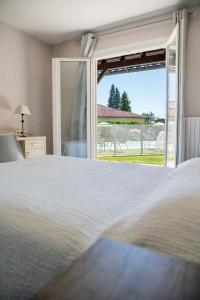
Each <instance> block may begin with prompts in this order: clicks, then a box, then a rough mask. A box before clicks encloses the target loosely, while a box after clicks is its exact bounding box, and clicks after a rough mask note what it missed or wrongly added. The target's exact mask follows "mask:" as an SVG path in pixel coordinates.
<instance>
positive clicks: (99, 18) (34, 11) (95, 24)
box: [0, 0, 200, 44]
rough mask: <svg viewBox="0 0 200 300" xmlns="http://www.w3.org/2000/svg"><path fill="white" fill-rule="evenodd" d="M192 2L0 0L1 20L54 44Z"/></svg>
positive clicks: (158, 0) (160, 0) (191, 0)
mask: <svg viewBox="0 0 200 300" xmlns="http://www.w3.org/2000/svg"><path fill="white" fill-rule="evenodd" d="M197 2H200V1H195V0H194V1H193V0H123V1H120V0H0V20H1V21H3V22H5V23H7V24H10V25H12V26H14V27H16V28H18V29H20V30H22V31H24V32H27V33H29V34H31V35H33V36H35V37H36V38H38V39H40V40H42V41H44V42H46V43H48V44H56V43H59V42H62V41H64V40H69V39H72V38H76V37H78V36H80V34H81V33H83V32H85V31H88V30H95V29H98V28H101V27H104V28H105V26H107V25H108V26H110V24H112V23H113V25H116V24H117V25H119V24H120V22H124V20H126V19H129V20H130V19H132V20H134V18H136V17H138V16H142V15H148V14H152V13H153V12H156V11H157V12H159V13H161V12H166V11H170V10H171V9H172V7H174V6H183V5H189V4H193V3H197Z"/></svg>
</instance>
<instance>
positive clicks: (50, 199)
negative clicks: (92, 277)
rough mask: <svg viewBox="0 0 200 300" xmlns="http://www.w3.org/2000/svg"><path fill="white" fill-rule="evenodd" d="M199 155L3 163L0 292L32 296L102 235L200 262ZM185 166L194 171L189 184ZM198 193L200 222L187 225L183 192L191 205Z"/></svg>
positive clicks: (0, 169)
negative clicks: (153, 161)
mask: <svg viewBox="0 0 200 300" xmlns="http://www.w3.org/2000/svg"><path fill="white" fill-rule="evenodd" d="M194 161H195V162H192V163H190V164H187V163H184V164H183V167H182V168H180V169H178V171H177V170H171V169H167V168H162V167H153V166H142V165H140V166H139V165H131V164H120V163H110V162H100V161H93V160H86V159H78V158H69V157H57V156H46V157H44V158H34V159H30V160H23V161H17V162H11V163H3V164H0V229H1V230H0V295H1V299H2V300H8V299H9V300H11V299H12V300H15V299H20V300H26V299H30V298H31V297H32V296H33V295H34V294H35V293H36V292H37V291H38V290H39V289H40V288H41V287H43V286H44V285H45V284H47V282H48V281H49V280H51V279H52V277H53V276H55V275H56V274H58V273H60V272H62V271H64V270H65V269H66V267H67V266H68V265H70V264H71V263H72V262H73V261H74V260H75V259H76V258H77V257H79V256H80V255H81V254H82V253H83V252H84V251H85V250H86V249H87V248H88V247H89V246H90V245H91V244H93V243H94V242H95V241H96V240H97V239H98V238H99V237H100V236H102V235H103V236H107V237H110V238H113V239H119V240H123V241H126V242H129V243H136V244H140V245H143V246H147V247H150V248H155V249H158V250H159V251H164V252H166V253H170V254H172V255H177V256H181V257H184V258H186V259H188V260H192V261H193V260H194V261H195V262H196V261H197V262H198V260H199V262H200V258H199V255H197V253H196V252H197V251H196V246H199V239H198V238H197V237H196V233H197V232H195V238H194V236H191V232H190V231H192V230H193V231H194V226H196V227H195V229H198V226H197V224H198V218H197V216H198V214H197V212H198V210H197V208H198V207H199V201H198V200H199V199H200V193H199V186H200V185H199V183H200V182H199V173H200V172H199V170H200V160H197V161H196V160H194ZM197 162H198V163H197ZM191 165H192V166H191ZM185 169H186V170H185ZM188 169H189V171H188ZM190 169H191V170H192V171H191V170H190ZM177 172H178V174H176V173H177ZM185 174H186V175H187V174H188V175H187V176H190V177H192V178H193V174H195V182H194V180H193V179H192V180H189V183H190V186H189V187H188V184H186V183H187V182H188V178H187V176H185ZM197 175H198V176H197ZM184 176H185V177H184ZM176 178H178V179H176ZM184 178H186V180H185V179H184ZM184 180H185V187H186V189H184V188H183V186H182V182H184ZM176 181H177V182H178V183H177V184H176ZM176 186H178V188H179V190H181V192H177V188H176ZM173 189H174V190H173ZM194 189H195V193H193V192H192V191H193V190H194ZM171 191H172V192H171ZM183 192H184V193H186V196H184V195H185V194H182V193H183ZM173 193H174V194H173ZM188 193H189V194H188ZM193 194H194V196H192V197H193V198H195V204H194V206H192V208H191V214H192V217H193V218H194V220H195V222H194V224H195V225H194V226H190V227H191V228H189V229H188V228H187V225H188V224H190V221H191V214H189V216H187V214H185V215H184V216H183V217H182V215H181V213H182V210H181V203H182V200H181V201H179V200H180V199H184V201H185V202H186V204H185V202H184V203H183V204H184V205H186V206H187V205H188V201H186V200H187V199H188V195H193ZM172 195H174V196H172ZM179 198H180V199H179ZM177 199H178V200H177ZM166 203H167V205H172V208H173V209H171V208H170V207H168V206H166ZM177 203H178V210H176V208H177ZM192 203H193V202H192ZM184 205H183V206H184ZM165 206H166V207H165ZM173 206H174V207H173ZM194 209H195V212H194ZM185 211H186V212H188V211H189V208H188V207H187V208H185V206H184V213H185ZM166 212H167V214H168V215H169V218H168V217H167V218H166ZM174 212H175V213H174ZM179 214H180V215H181V216H180V218H179ZM171 215H172V216H171ZM155 216H156V217H155ZM177 217H178V219H177ZM185 218H186V219H187V220H186V221H187V222H186V223H187V224H186V227H184V228H183V227H182V225H181V223H182V222H183V221H185ZM174 222H175V227H174ZM177 223H178V224H179V225H180V226H177ZM168 226H169V230H168V229H166V227H168ZM179 227H180V228H179ZM174 228H175V230H177V232H175V233H174ZM181 229H183V230H184V231H185V233H184V234H183V236H181V238H180V242H179V244H178V246H177V243H178V241H176V242H175V246H174V242H173V241H174V238H175V236H176V233H178V230H179V231H180V230H181ZM183 230H182V231H183ZM198 230H199V229H198ZM198 230H197V231H198ZM152 231H153V233H152ZM155 231H156V233H155ZM193 231H192V232H193ZM163 233H164V234H166V236H167V237H168V236H169V239H166V240H163V238H162V236H163ZM199 233H200V232H199ZM188 234H189V236H190V237H189V238H188V240H187V247H181V245H182V244H184V243H185V240H184V238H185V237H186V236H187V235H188ZM193 235H194V232H193ZM199 236H200V234H199ZM175 239H176V240H177V238H175ZM193 241H194V243H193ZM180 247H181V249H182V248H183V251H182V252H181V251H180ZM199 249H200V248H199Z"/></svg>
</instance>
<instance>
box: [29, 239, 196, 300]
mask: <svg viewBox="0 0 200 300" xmlns="http://www.w3.org/2000/svg"><path fill="white" fill-rule="evenodd" d="M199 299H200V266H199V265H195V264H192V263H189V262H185V261H183V260H181V259H178V258H176V257H172V256H168V255H164V254H161V253H158V252H154V251H151V250H149V249H146V248H142V247H138V246H133V245H128V244H124V243H121V242H117V241H111V240H108V239H104V238H103V239H100V240H99V241H97V243H96V244H95V245H94V246H92V247H91V248H90V249H89V250H88V251H86V252H85V253H84V254H83V255H82V256H81V257H80V258H79V259H78V260H77V261H76V262H75V263H73V264H72V265H71V266H70V267H69V268H68V269H67V270H66V272H64V273H63V274H61V275H59V276H57V278H55V279H54V280H53V281H52V282H50V283H49V284H48V285H47V286H46V287H45V288H44V289H43V290H41V292H39V294H38V295H36V296H35V297H33V298H32V300H199Z"/></svg>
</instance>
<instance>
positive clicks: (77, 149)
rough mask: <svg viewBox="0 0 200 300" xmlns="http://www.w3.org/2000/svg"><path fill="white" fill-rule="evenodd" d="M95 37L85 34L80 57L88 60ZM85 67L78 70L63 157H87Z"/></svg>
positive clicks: (84, 65)
mask: <svg viewBox="0 0 200 300" xmlns="http://www.w3.org/2000/svg"><path fill="white" fill-rule="evenodd" d="M95 45H96V37H95V35H94V34H93V33H86V34H84V35H83V36H82V39H81V56H82V57H88V58H90V57H91V56H92V54H93V52H94V49H95ZM86 68H87V66H86V63H84V62H81V63H80V65H79V68H78V73H77V79H76V87H75V92H74V97H73V107H72V121H71V130H70V142H69V143H68V145H67V147H66V148H65V149H64V153H63V154H64V155H69V156H75V157H87V72H86V71H87V70H86Z"/></svg>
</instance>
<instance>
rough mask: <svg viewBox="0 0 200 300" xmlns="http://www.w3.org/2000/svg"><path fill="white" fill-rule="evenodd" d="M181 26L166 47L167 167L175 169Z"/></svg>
mask: <svg viewBox="0 0 200 300" xmlns="http://www.w3.org/2000/svg"><path fill="white" fill-rule="evenodd" d="M178 48H179V24H177V25H176V27H175V29H174V30H173V32H172V34H171V36H170V38H169V40H168V43H167V46H166V72H167V108H166V150H165V165H166V166H167V167H175V166H176V165H177V155H178V99H179V93H178V91H179V88H178V87H179V82H178V81H179V63H178V62H179V58H178Z"/></svg>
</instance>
